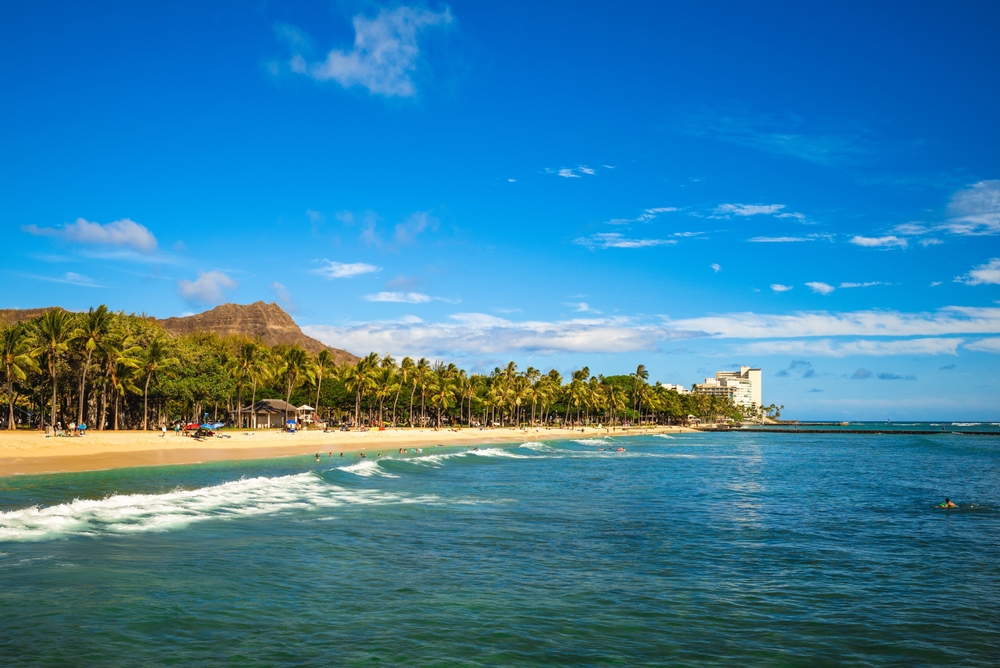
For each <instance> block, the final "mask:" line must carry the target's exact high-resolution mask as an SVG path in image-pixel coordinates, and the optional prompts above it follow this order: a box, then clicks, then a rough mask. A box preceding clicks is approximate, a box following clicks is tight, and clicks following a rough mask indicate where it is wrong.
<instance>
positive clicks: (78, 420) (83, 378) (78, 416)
mask: <svg viewBox="0 0 1000 668" xmlns="http://www.w3.org/2000/svg"><path fill="white" fill-rule="evenodd" d="M93 354H94V351H92V350H88V351H87V361H86V362H84V364H83V371H82V372H81V373H80V410H78V411H77V413H76V423H77V424H80V423H81V422H84V420H83V419H84V417H85V416H84V414H83V409H84V406H85V404H84V401H83V397H84V395H85V394H86V388H87V369H88V368H90V356H91V355H93ZM84 424H86V423H84Z"/></svg>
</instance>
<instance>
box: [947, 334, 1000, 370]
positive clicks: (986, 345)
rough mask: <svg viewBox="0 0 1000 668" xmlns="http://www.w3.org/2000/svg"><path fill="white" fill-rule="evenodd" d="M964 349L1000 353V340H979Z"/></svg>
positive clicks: (968, 344)
mask: <svg viewBox="0 0 1000 668" xmlns="http://www.w3.org/2000/svg"><path fill="white" fill-rule="evenodd" d="M963 347H964V348H966V349H968V350H975V351H978V352H984V353H1000V339H979V340H978V341H972V342H971V343H966V344H965V346H963ZM942 368H943V367H942Z"/></svg>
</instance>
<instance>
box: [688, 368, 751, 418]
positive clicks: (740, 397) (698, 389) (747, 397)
mask: <svg viewBox="0 0 1000 668" xmlns="http://www.w3.org/2000/svg"><path fill="white" fill-rule="evenodd" d="M694 392H695V394H712V395H716V396H721V397H727V398H729V399H732V401H733V403H734V404H736V405H737V406H739V407H741V408H757V407H759V406H761V405H763V404H762V401H761V376H760V369H751V368H750V367H748V366H741V367H740V370H739V371H717V372H716V374H715V378H706V379H705V382H704V383H700V384H698V385H695V386H694Z"/></svg>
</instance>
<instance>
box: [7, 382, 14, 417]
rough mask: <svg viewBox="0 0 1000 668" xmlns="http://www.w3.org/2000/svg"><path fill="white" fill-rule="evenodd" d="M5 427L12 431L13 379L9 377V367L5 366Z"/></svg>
mask: <svg viewBox="0 0 1000 668" xmlns="http://www.w3.org/2000/svg"><path fill="white" fill-rule="evenodd" d="M7 413H8V417H7V429H8V430H10V431H14V381H13V380H11V377H10V367H7Z"/></svg>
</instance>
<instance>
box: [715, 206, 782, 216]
mask: <svg viewBox="0 0 1000 668" xmlns="http://www.w3.org/2000/svg"><path fill="white" fill-rule="evenodd" d="M784 208H785V205H784V204H720V205H719V206H717V207H715V213H716V215H727V214H733V215H736V216H759V215H761V214H767V215H774V214H776V213H778V212H779V211H781V210H782V209H784ZM799 215H801V214H799Z"/></svg>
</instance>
